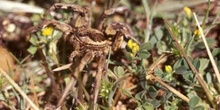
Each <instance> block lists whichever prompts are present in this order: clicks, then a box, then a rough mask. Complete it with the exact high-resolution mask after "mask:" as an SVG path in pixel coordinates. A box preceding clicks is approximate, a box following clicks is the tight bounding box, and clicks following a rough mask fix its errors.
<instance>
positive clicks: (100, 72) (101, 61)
mask: <svg viewBox="0 0 220 110" xmlns="http://www.w3.org/2000/svg"><path fill="white" fill-rule="evenodd" d="M105 60H106V58H105V55H103V54H102V55H101V56H100V58H99V61H98V72H97V75H96V79H95V80H96V85H95V93H94V97H93V99H94V105H93V106H94V107H93V110H97V100H98V95H99V89H100V87H101V82H102V75H103V72H104V70H105V64H106V63H105Z"/></svg>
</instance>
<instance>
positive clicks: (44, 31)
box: [41, 26, 54, 37]
mask: <svg viewBox="0 0 220 110" xmlns="http://www.w3.org/2000/svg"><path fill="white" fill-rule="evenodd" d="M53 30H54V28H53V27H52V26H48V27H45V28H43V29H42V30H41V34H42V35H43V36H45V37H48V36H51V35H52V33H53Z"/></svg>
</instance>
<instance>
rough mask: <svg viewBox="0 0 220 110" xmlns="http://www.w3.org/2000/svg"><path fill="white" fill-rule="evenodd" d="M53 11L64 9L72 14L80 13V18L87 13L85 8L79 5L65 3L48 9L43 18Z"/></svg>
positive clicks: (56, 4)
mask: <svg viewBox="0 0 220 110" xmlns="http://www.w3.org/2000/svg"><path fill="white" fill-rule="evenodd" d="M55 9H64V10H70V9H71V10H72V11H74V12H78V13H80V14H81V15H82V16H84V14H85V13H87V10H86V9H85V8H83V7H82V6H80V5H76V4H65V3H55V4H54V5H53V6H51V7H50V9H48V10H47V11H46V12H45V14H44V18H46V17H47V16H48V15H49V14H50V12H51V11H53V10H55Z"/></svg>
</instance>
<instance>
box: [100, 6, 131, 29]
mask: <svg viewBox="0 0 220 110" xmlns="http://www.w3.org/2000/svg"><path fill="white" fill-rule="evenodd" d="M116 13H118V14H121V13H122V14H126V13H128V9H127V7H123V6H121V7H116V8H110V9H108V10H105V11H104V12H103V14H102V15H101V17H100V19H99V22H98V25H97V28H98V29H99V30H101V29H102V28H103V24H104V22H105V19H106V18H107V17H109V16H112V15H114V14H116Z"/></svg>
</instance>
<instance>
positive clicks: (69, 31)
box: [32, 3, 133, 106]
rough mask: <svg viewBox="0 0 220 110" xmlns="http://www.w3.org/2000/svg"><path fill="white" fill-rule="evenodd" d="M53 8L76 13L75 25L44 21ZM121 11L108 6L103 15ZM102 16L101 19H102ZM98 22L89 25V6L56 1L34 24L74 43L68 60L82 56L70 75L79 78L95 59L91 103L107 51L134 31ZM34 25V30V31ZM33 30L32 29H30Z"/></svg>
mask: <svg viewBox="0 0 220 110" xmlns="http://www.w3.org/2000/svg"><path fill="white" fill-rule="evenodd" d="M55 9H65V10H72V11H73V12H75V13H77V17H75V19H73V20H74V22H73V23H74V24H73V25H70V23H65V22H60V21H57V20H54V19H52V20H46V17H47V15H48V14H50V12H51V11H53V10H55ZM118 11H122V10H121V9H120V10H117V8H111V9H109V10H106V11H104V13H103V15H102V16H103V17H104V18H106V16H110V15H113V14H114V13H115V12H118ZM104 18H101V20H104ZM99 22H100V25H101V26H100V25H99V26H98V27H97V28H92V27H91V12H90V9H89V7H87V6H85V7H82V6H79V5H76V4H72V5H70V4H62V3H56V4H54V5H53V6H52V7H51V8H50V9H49V10H47V11H46V13H45V15H44V19H43V22H41V23H40V24H39V25H38V26H37V27H38V28H39V27H40V28H43V27H45V26H48V25H50V26H53V27H54V28H55V29H57V30H59V31H61V32H63V36H64V39H69V38H70V41H71V43H72V44H73V48H74V50H73V52H72V53H71V55H70V57H69V61H70V62H71V63H72V62H74V61H75V60H73V59H74V58H76V57H77V58H81V60H80V61H79V62H80V63H79V64H78V65H77V67H75V68H74V73H73V75H74V76H75V78H78V75H79V73H80V72H81V71H82V70H83V68H84V67H85V65H87V64H88V63H89V62H91V61H92V60H93V59H94V58H97V59H98V66H97V74H96V86H95V93H94V95H93V96H94V97H93V99H94V104H96V102H97V97H98V92H99V87H100V84H101V76H102V74H103V72H104V69H105V68H104V67H105V60H106V55H108V54H109V50H110V49H112V50H111V51H113V52H114V51H117V50H118V49H119V48H121V47H123V45H122V44H123V42H124V39H129V38H130V37H132V35H133V33H132V30H131V29H130V27H129V26H128V25H126V24H123V23H111V24H107V25H104V23H103V21H99ZM38 28H36V29H35V30H33V31H36V30H37V29H38ZM33 31H32V32H33ZM67 37H68V38H67ZM73 82H74V81H73V80H72V81H70V83H69V84H68V85H67V87H66V88H65V90H64V93H63V96H62V97H61V99H60V101H59V103H58V106H59V105H61V103H62V102H63V100H64V98H65V96H66V94H65V93H67V92H68V91H69V90H70V87H71V86H72V85H73Z"/></svg>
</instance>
